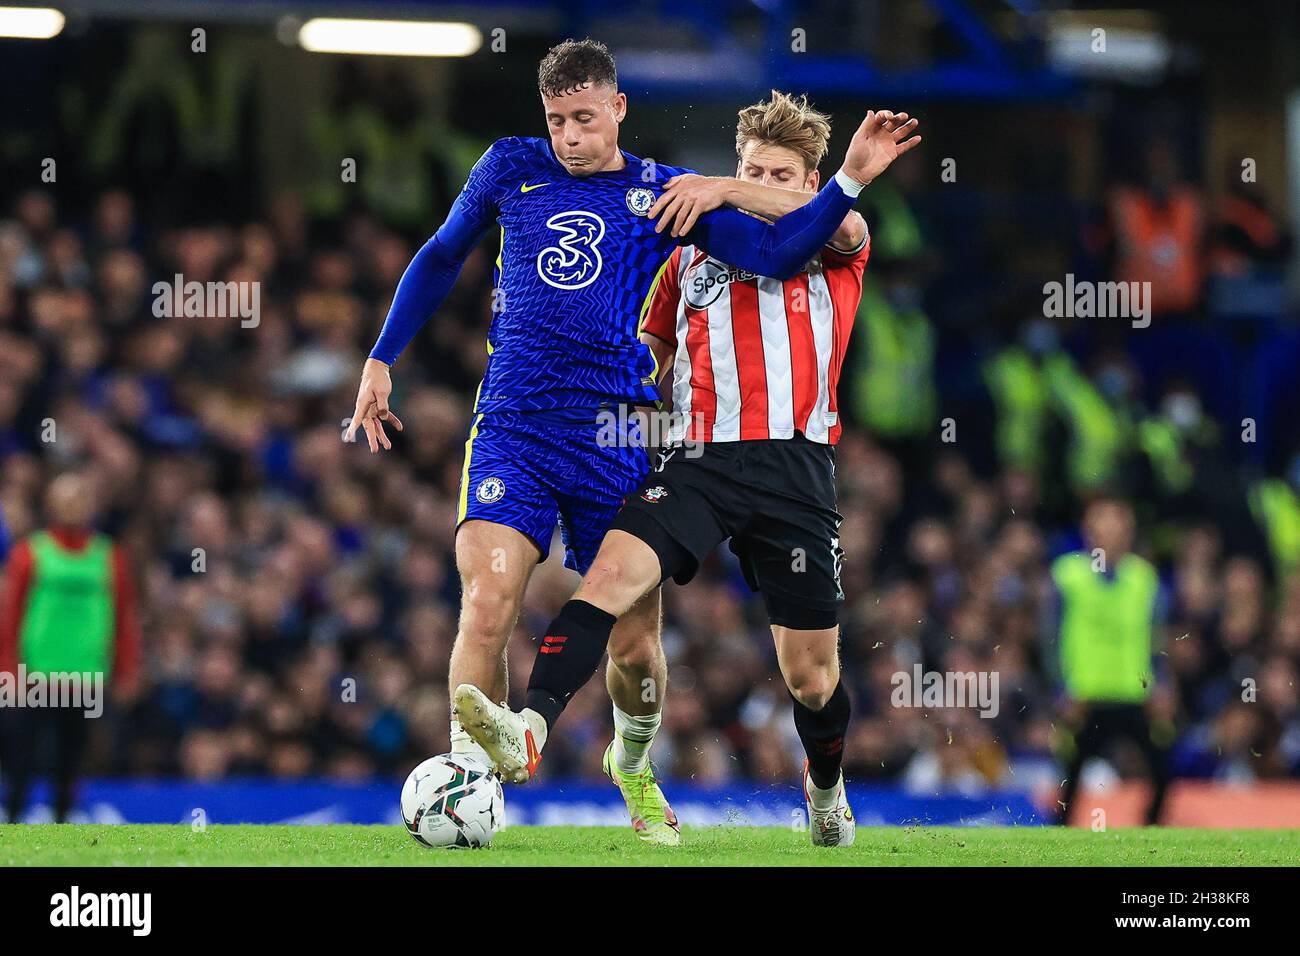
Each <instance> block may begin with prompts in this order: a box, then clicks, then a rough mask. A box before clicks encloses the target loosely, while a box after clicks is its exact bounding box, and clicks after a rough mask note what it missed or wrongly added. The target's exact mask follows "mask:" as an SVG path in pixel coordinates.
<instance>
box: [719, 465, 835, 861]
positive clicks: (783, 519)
mask: <svg viewBox="0 0 1300 956" xmlns="http://www.w3.org/2000/svg"><path fill="white" fill-rule="evenodd" d="M750 458H751V460H750V461H749V462H748V463H747V466H746V467H747V471H748V472H749V473H750V474H753V475H754V476H755V479H756V480H759V481H762V483H763V485H764V487H765V489H771V491H770V492H768V491H766V490H763V491H757V490H756V491H755V492H754V495H755V502H756V504H755V518H754V520H752V521H751V522H750V523H749V524H748V526H747V527H746V528H745V530H744V532H743V533H742V534H741V535H738V536H737V537H735V538H733V539H732V550H733V551H735V552H736V554H737V555H738V556H739V558H740V562H741V568H742V569H743V571H744V573H745V577H746V579H747V580H748V581H749V583H750V586H751V587H754V588H756V589H757V590H758V591H760V592H761V593H762V595H763V602H764V604H765V605H766V606H767V616H768V621H769V622H770V624H771V625H772V637H773V639H774V640H775V642H776V651H777V661H778V663H779V665H780V668H781V674H782V676H783V677H784V678H785V682H786V688H787V690H789V692H790V697H791V699H792V702H793V708H794V723H795V728H796V730H797V731H798V733H799V739H800V741H801V742H802V743H803V747H804V752H805V754H806V755H807V762H806V763H805V765H804V797H805V800H806V802H807V805H808V820H809V830H810V833H811V836H812V842H813V843H814V844H815V845H817V846H849V845H850V844H852V843H853V840H854V836H855V829H856V824H855V822H854V819H853V811H852V810H851V809H850V807H849V802H848V796H847V793H846V790H845V786H844V775H843V774H842V773H841V771H840V765H841V763H842V762H843V759H844V737H845V734H846V733H847V731H848V726H849V717H850V713H851V708H850V704H849V695H848V692H847V690H846V689H845V687H844V684H843V682H842V681H841V679H840V662H839V633H840V632H839V608H840V604H841V603H842V601H843V600H844V593H843V590H842V589H841V587H840V565H841V561H842V558H843V552H842V551H841V550H840V546H839V544H840V542H839V524H840V516H839V514H838V513H837V512H836V511H835V488H834V477H833V470H832V465H831V462H832V461H833V458H832V457H831V453H830V452H829V450H828V449H826V448H825V447H824V446H816V445H812V444H810V443H795V442H793V441H792V442H773V443H770V444H764V445H762V446H758V447H756V449H755V452H754V453H753V454H751V456H750Z"/></svg>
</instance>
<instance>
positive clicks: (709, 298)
mask: <svg viewBox="0 0 1300 956" xmlns="http://www.w3.org/2000/svg"><path fill="white" fill-rule="evenodd" d="M756 278H758V277H757V276H756V275H754V273H752V272H746V271H745V270H744V269H737V268H735V267H734V266H729V265H726V264H724V263H721V262H719V261H718V260H716V259H705V260H704V261H703V262H702V263H700V264H699V265H698V266H696V267H695V268H694V269H692V270H691V274H690V275H689V276H688V277H687V279H686V289H685V298H686V304H687V305H688V306H690V307H691V308H692V309H707V308H708V307H709V306H711V305H713V303H714V302H717V301H718V297H719V296H721V295H722V290H723V289H725V288H726V287H727V286H729V285H731V283H733V282H748V281H749V280H750V279H756Z"/></svg>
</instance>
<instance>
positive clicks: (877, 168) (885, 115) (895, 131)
mask: <svg viewBox="0 0 1300 956" xmlns="http://www.w3.org/2000/svg"><path fill="white" fill-rule="evenodd" d="M918 124H919V120H916V119H913V118H911V117H910V116H908V115H907V114H906V113H894V112H892V111H890V110H868V111H867V117H866V119H864V120H863V121H862V125H861V126H859V127H858V130H857V132H856V133H854V134H853V140H852V141H851V142H850V143H849V149H848V152H846V153H845V154H844V166H843V169H844V172H845V174H846V175H848V176H850V177H851V178H853V179H856V180H857V181H858V182H860V183H869V182H871V181H872V180H873V179H875V178H876V177H877V176H879V175H880V174H881V173H883V172H884V171H885V170H886V169H888V168H889V165H890V163H892V162H893V161H894V160H896V159H898V157H899V156H902V155H903V154H904V153H906V152H908V151H909V150H912V149H915V148H916V146H917V145H918V144H919V143H920V142H921V137H920V136H912V133H913V132H914V131H915V130H916V127H917V125H918ZM909 137H910V138H909Z"/></svg>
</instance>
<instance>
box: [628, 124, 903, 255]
mask: <svg viewBox="0 0 1300 956" xmlns="http://www.w3.org/2000/svg"><path fill="white" fill-rule="evenodd" d="M900 115H902V116H906V115H907V114H905V113H904V114H900ZM912 122H913V123H915V122H916V121H915V120H913V121H912ZM815 195H816V194H815V193H808V192H803V191H801V190H795V189H782V188H780V187H777V186H763V185H760V184H758V183H749V182H745V181H744V180H743V179H736V178H735V177H729V176H700V175H698V174H696V173H684V174H682V175H680V176H674V177H673V178H672V179H670V180H668V182H667V183H665V184H664V191H663V193H661V194H660V196H659V198H658V199H657V200H655V204H654V205H653V206H651V207H650V212H649V213H648V214H647V215H648V216H649V217H650V218H651V219H654V218H656V217H659V221H658V223H656V225H655V232H662V231H663V230H664V229H669V230H671V234H672V235H673V236H680V235H685V234H686V233H687V232H690V230H691V228H692V227H693V226H694V225H695V222H696V221H697V220H698V219H699V217H700V216H701V215H703V214H704V213H706V212H709V211H710V210H713V209H717V208H718V207H720V206H731V207H732V208H733V209H740V210H743V211H744V212H749V213H753V214H754V215H755V216H761V217H762V218H764V219H766V220H768V221H769V222H775V221H776V220H778V219H780V218H781V217H782V216H785V215H788V214H789V213H792V212H794V211H795V210H796V209H802V208H803V207H804V206H806V205H807V204H808V203H810V202H812V200H813V197H814V196H815ZM866 231H867V224H866V222H865V221H864V220H863V218H862V216H861V215H859V214H858V213H856V212H850V213H849V214H848V215H847V216H845V217H844V219H843V221H842V222H841V223H840V226H839V228H838V229H836V230H835V235H833V236H831V241H830V244H831V245H832V246H834V247H835V248H837V249H840V250H843V251H846V252H847V251H851V250H854V249H857V248H859V247H860V246H861V245H862V240H863V238H864V237H865V236H866Z"/></svg>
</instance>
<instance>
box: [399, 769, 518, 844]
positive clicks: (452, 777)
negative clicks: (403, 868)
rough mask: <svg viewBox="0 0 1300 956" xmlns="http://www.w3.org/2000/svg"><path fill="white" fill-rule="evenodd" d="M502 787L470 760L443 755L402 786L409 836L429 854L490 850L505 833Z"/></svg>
mask: <svg viewBox="0 0 1300 956" xmlns="http://www.w3.org/2000/svg"><path fill="white" fill-rule="evenodd" d="M505 809H506V801H505V795H504V794H502V792H501V781H500V780H499V779H497V776H496V774H494V773H492V771H491V770H490V769H488V768H487V767H486V766H484V765H483V764H482V763H480V762H479V761H478V760H475V759H474V758H473V757H468V756H466V755H465V754H439V755H438V756H437V757H430V758H429V759H428V760H426V761H424V763H422V764H420V765H419V766H418V767H416V768H415V769H414V770H412V771H411V775H410V776H409V777H407V778H406V783H405V784H404V785H403V786H402V822H404V823H405V824H406V832H407V833H409V834H411V836H412V837H414V838H415V839H416V841H417V842H419V843H421V844H423V845H424V846H427V847H429V848H431V849H432V848H434V847H447V848H449V849H458V848H467V847H468V848H475V849H476V848H478V847H483V846H487V845H488V844H489V843H491V842H492V837H493V836H495V835H496V832H497V831H498V830H500V829H501V824H502V822H503V821H504V819H505Z"/></svg>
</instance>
